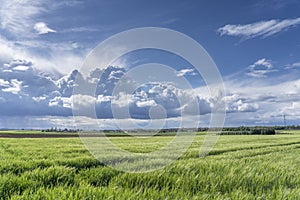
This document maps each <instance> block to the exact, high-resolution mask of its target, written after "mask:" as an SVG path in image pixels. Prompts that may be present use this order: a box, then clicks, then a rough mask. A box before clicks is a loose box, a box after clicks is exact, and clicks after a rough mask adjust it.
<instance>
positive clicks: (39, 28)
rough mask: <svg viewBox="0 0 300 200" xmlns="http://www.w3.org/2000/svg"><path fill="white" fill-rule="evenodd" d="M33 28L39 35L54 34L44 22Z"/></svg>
mask: <svg viewBox="0 0 300 200" xmlns="http://www.w3.org/2000/svg"><path fill="white" fill-rule="evenodd" d="M33 28H34V30H35V31H36V32H37V34H39V35H42V34H47V33H55V32H56V31H55V30H53V29H51V28H49V27H48V26H47V24H45V23H44V22H38V23H36V24H35V25H34V27H33Z"/></svg>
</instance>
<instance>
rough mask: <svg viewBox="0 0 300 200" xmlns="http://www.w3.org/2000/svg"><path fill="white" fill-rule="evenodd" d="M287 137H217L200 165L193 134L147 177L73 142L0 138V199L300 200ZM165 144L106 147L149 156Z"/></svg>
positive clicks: (291, 135)
mask: <svg viewBox="0 0 300 200" xmlns="http://www.w3.org/2000/svg"><path fill="white" fill-rule="evenodd" d="M287 133H288V134H276V135H224V136H220V138H219V140H218V143H217V145H216V146H215V148H214V149H213V151H212V152H210V154H209V155H208V156H206V157H205V158H199V149H200V147H201V144H202V142H203V140H204V137H205V136H204V135H201V134H199V135H197V136H196V137H195V139H194V141H193V143H192V145H191V146H190V148H189V149H188V151H187V152H186V153H185V154H184V155H183V156H182V157H180V158H179V159H178V160H176V161H175V162H174V163H172V164H171V165H169V166H167V167H165V168H163V169H161V170H157V171H154V172H149V173H128V172H122V171H117V170H115V169H112V168H109V167H106V166H103V164H102V163H101V162H100V161H98V160H97V159H95V158H94V157H93V156H92V155H91V154H90V153H89V151H88V150H86V149H85V147H84V145H83V144H82V142H81V140H80V138H18V139H15V138H0V158H1V159H0V199H300V178H299V177H300V168H299V166H300V156H299V155H300V132H299V131H289V132H287ZM35 134H37V133H35ZM172 137H173V136H158V137H152V138H147V139H145V138H135V137H113V138H110V140H111V141H112V142H113V143H115V144H116V145H118V146H120V147H122V148H124V149H126V150H128V151H132V152H150V151H153V150H155V149H157V148H161V147H163V146H164V145H166V144H167V143H168V142H169V141H170V140H171V139H172Z"/></svg>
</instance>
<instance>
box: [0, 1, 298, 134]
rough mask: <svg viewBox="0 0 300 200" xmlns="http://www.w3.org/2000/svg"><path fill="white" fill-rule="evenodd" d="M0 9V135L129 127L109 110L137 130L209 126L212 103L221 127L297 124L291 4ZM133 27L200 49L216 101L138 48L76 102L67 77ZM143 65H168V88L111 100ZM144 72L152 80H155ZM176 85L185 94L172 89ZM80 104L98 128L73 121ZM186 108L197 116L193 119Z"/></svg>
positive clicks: (188, 76) (167, 60) (179, 62)
mask: <svg viewBox="0 0 300 200" xmlns="http://www.w3.org/2000/svg"><path fill="white" fill-rule="evenodd" d="M0 5H1V6H0V128H49V127H55V126H56V127H76V125H78V123H81V124H83V126H84V127H86V128H94V127H96V128H99V127H101V128H103V129H107V128H115V127H116V118H117V121H118V122H117V123H118V125H117V126H119V127H125V129H126V128H130V126H129V125H128V120H129V119H128V116H127V117H124V116H123V117H122V116H121V117H115V116H113V109H112V108H111V106H112V105H114V104H117V107H116V108H117V110H118V109H119V110H122V109H124V108H128V109H129V110H130V112H129V113H130V114H131V116H130V118H131V120H133V121H135V123H136V124H138V128H144V127H177V126H183V125H182V121H184V123H183V124H184V126H195V125H200V126H208V124H209V119H210V117H211V113H212V110H214V109H215V108H216V103H215V102H216V101H222V102H224V103H226V118H225V126H242V125H250V126H260V125H265V126H269V125H284V116H285V118H286V124H287V125H299V124H300V102H299V99H300V37H299V35H300V14H299V10H300V2H299V1H297V0H289V1H285V0H260V1H255V0H253V1H239V0H228V1H217V0H199V1H196V0H190V1H177V0H174V1H168V0H166V1H156V0H154V1H140V0H128V1H122V0H111V1H103V0H100V1H99V0H98V1H96V0H85V1H80V0H61V1H50V0H36V1H29V0H0ZM141 27H160V28H167V29H172V30H175V31H178V32H181V33H183V34H185V35H187V36H188V37H190V38H192V39H193V40H194V41H196V42H198V43H199V44H200V45H202V47H203V48H204V49H205V50H206V51H207V52H208V54H209V55H210V57H211V58H212V59H213V61H214V63H215V64H216V66H217V68H218V70H219V72H220V74H221V76H222V79H223V83H224V87H225V91H226V92H225V94H223V96H222V97H219V96H218V95H217V94H215V95H208V93H207V86H205V81H204V80H203V77H202V76H201V74H199V73H198V72H197V70H195V67H194V66H193V65H191V64H190V63H189V62H188V61H186V60H184V59H182V58H180V57H178V56H177V55H174V54H172V53H170V52H164V51H160V50H153V49H144V50H140V51H135V52H131V53H129V54H127V55H124V56H122V57H120V58H119V59H118V60H116V61H115V62H114V67H110V68H107V69H104V68H102V69H100V70H98V71H97V70H95V71H91V72H89V73H90V74H89V75H88V76H87V77H82V83H84V84H86V85H88V86H90V85H89V84H92V82H93V80H94V79H95V78H96V80H97V79H98V82H97V81H96V83H95V84H98V85H97V91H96V93H95V95H94V96H90V95H86V94H82V96H80V102H79V103H78V102H76V99H77V97H78V95H79V94H77V96H76V95H74V94H73V93H72V90H73V88H74V87H76V83H75V82H76V80H75V78H76V75H78V74H79V76H81V72H80V68H81V67H82V66H83V64H84V62H85V61H86V58H87V56H88V55H90V52H91V51H92V50H93V49H94V48H96V47H97V45H98V44H99V43H101V42H103V41H104V40H105V39H107V38H109V37H111V36H113V35H115V34H117V33H120V32H122V31H126V30H130V29H134V28H141ZM146 63H161V64H164V65H167V66H170V69H173V71H174V74H173V75H174V79H172V80H168V81H165V82H160V83H158V82H155V81H152V82H151V83H149V84H148V85H147V84H146V85H143V86H140V87H139V88H137V89H136V90H135V91H132V94H123V96H122V95H121V94H117V95H115V96H114V94H113V89H114V87H116V85H117V82H118V81H119V80H120V79H121V78H122V76H123V75H125V74H126V72H129V71H130V70H132V69H134V68H135V67H136V66H138V65H142V64H146ZM98 64H99V63H96V64H95V65H98ZM99 65H100V64H99ZM149 68H150V71H147V73H149V74H152V73H153V74H152V76H159V74H161V73H160V72H159V69H158V68H155V67H153V68H151V66H150V67H149ZM76 69H78V70H79V72H78V71H74V70H76ZM164 73H166V74H167V73H169V72H167V71H165V72H164ZM170 73H171V74H172V73H173V72H170ZM99 74H102V77H97V76H99ZM77 77H78V76H77ZM168 77H169V76H168ZM168 77H167V76H166V78H168ZM93 78H94V79H93ZM131 78H132V77H131ZM183 79H184V80H187V81H188V82H189V84H190V85H191V87H192V89H187V88H178V86H179V85H180V84H178V81H179V82H180V81H181V80H183ZM191 90H192V91H191ZM195 93H196V94H195ZM125 97H126V98H125ZM125 100H126V101H125ZM179 100H180V101H179ZM123 101H125V103H124V104H123V103H122V102H123ZM82 102H84V103H86V104H91V105H94V106H95V108H96V115H97V119H92V117H90V116H88V115H85V116H81V117H80V119H78V121H76V122H74V118H73V113H74V104H76V103H77V104H76V105H79V106H81V107H80V109H87V107H88V106H87V105H84V103H82ZM85 106H86V107H85ZM193 106H196V107H197V108H198V107H199V108H200V113H198V114H199V115H200V119H199V120H198V118H197V116H198V114H195V113H194V112H192V110H195V108H196V107H193ZM72 108H73V110H72ZM77 108H78V107H77ZM157 113H159V115H158V114H157ZM182 113H185V115H186V116H185V117H182ZM149 116H150V118H151V116H152V117H154V118H153V120H152V121H151V120H150V121H151V122H149V120H148V119H149ZM161 116H164V118H166V119H164V123H163V124H162V122H161V121H162V119H161V118H162V117H161ZM195 119H197V120H195ZM96 121H97V122H96ZM180 121H181V122H180ZM198 122H199V123H198ZM180 123H181V124H180Z"/></svg>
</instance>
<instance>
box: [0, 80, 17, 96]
mask: <svg viewBox="0 0 300 200" xmlns="http://www.w3.org/2000/svg"><path fill="white" fill-rule="evenodd" d="M21 85H22V82H21V81H18V80H17V79H11V80H10V82H9V84H7V85H6V86H5V87H4V88H3V89H2V91H3V92H10V93H13V94H18V93H19V92H20V91H21Z"/></svg>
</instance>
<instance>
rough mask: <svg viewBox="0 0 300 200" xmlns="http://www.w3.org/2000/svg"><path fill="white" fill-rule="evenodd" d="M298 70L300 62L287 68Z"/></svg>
mask: <svg viewBox="0 0 300 200" xmlns="http://www.w3.org/2000/svg"><path fill="white" fill-rule="evenodd" d="M296 68H300V62H296V63H293V64H289V65H287V66H286V67H285V69H296Z"/></svg>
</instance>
